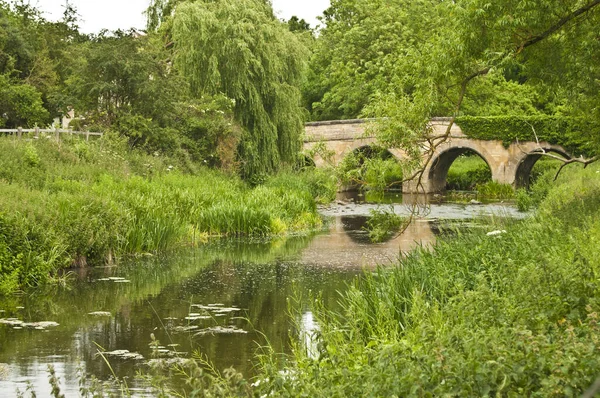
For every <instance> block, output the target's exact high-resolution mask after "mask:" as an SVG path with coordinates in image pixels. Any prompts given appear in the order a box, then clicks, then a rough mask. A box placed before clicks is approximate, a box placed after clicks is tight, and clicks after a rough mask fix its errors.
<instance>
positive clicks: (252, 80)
mask: <svg viewBox="0 0 600 398" xmlns="http://www.w3.org/2000/svg"><path fill="white" fill-rule="evenodd" d="M158 5H159V6H160V7H158V9H159V10H162V11H160V12H158V14H160V15H164V14H162V12H164V10H165V7H166V5H165V4H162V3H161V4H158ZM149 14H152V13H151V12H149ZM152 15H156V13H154V14H152ZM171 24H172V25H171ZM167 25H168V27H169V29H171V27H172V30H171V32H170V33H169V34H172V40H173V42H174V44H175V50H174V61H175V62H174V65H175V67H176V68H177V69H178V70H180V71H181V72H182V73H183V75H184V76H185V77H186V78H187V79H188V81H189V83H190V87H191V90H192V93H193V94H194V95H195V96H197V97H201V96H203V95H209V96H214V95H218V94H221V93H222V94H224V95H226V96H227V97H229V98H230V99H231V100H232V101H233V102H234V107H233V112H234V115H235V118H236V120H237V121H238V122H239V123H240V125H241V126H243V127H244V133H243V134H242V139H241V142H240V146H239V149H238V154H239V159H240V162H241V165H242V173H243V175H245V176H247V177H250V176H260V175H262V174H263V173H268V172H271V171H274V170H276V169H278V168H279V167H280V164H281V163H292V162H294V161H295V159H296V156H297V154H298V152H299V149H300V145H301V141H300V136H301V134H302V131H303V111H302V108H301V106H300V91H299V88H298V87H299V85H300V83H301V79H302V76H303V71H304V67H305V59H306V58H307V57H308V53H307V50H306V47H305V46H304V45H303V44H302V42H301V41H300V40H299V39H298V38H297V37H296V35H294V34H293V33H291V32H290V31H289V30H288V28H287V26H286V25H285V24H284V23H282V22H280V21H278V20H277V19H276V18H275V16H274V15H273V10H272V8H271V6H270V4H269V3H268V2H266V1H264V0H218V1H208V0H203V1H185V2H180V3H179V4H177V5H176V7H175V10H174V16H173V19H172V21H168V22H167Z"/></svg>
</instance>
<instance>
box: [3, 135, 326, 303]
mask: <svg viewBox="0 0 600 398" xmlns="http://www.w3.org/2000/svg"><path fill="white" fill-rule="evenodd" d="M0 151H1V152H0V153H2V156H1V157H0V293H7V292H11V291H14V290H16V289H19V288H23V287H26V286H33V285H37V284H39V283H42V282H45V281H47V280H48V278H49V277H52V275H54V274H55V272H56V271H57V270H58V269H60V268H64V267H69V266H73V265H80V266H81V265H86V264H103V263H106V262H111V261H114V260H115V258H118V257H119V256H122V255H126V254H133V253H143V252H156V251H163V250H166V249H169V248H171V247H173V246H176V245H179V244H197V243H198V242H200V241H203V240H205V239H207V238H209V237H211V236H231V235H244V236H261V237H264V236H268V235H281V234H288V233H297V232H305V231H307V230H311V229H315V228H318V227H320V224H321V219H320V218H319V216H318V215H317V213H316V205H315V199H314V197H313V196H312V194H311V193H314V194H315V195H316V196H318V195H320V196H319V199H320V200H327V198H328V197H331V195H332V194H333V193H332V192H328V191H327V190H328V185H327V184H326V183H323V181H322V179H320V178H319V177H318V176H317V177H315V176H314V175H311V176H308V175H302V174H291V173H289V174H287V175H286V176H285V177H278V178H272V179H271V180H268V181H267V182H266V183H265V184H264V185H261V186H257V187H255V188H251V187H249V186H248V185H247V184H245V183H244V182H243V181H241V180H240V179H239V178H237V177H235V176H231V175H225V174H222V173H219V172H217V171H213V170H208V169H206V168H203V167H199V166H197V165H194V164H192V163H191V162H189V161H188V160H187V159H186V157H185V156H184V155H183V154H182V156H180V157H179V158H165V157H162V156H160V155H159V154H154V156H151V155H147V154H144V153H142V152H137V151H129V150H128V147H127V145H126V144H125V143H124V142H122V141H119V140H118V139H111V138H107V139H102V140H99V141H95V142H91V143H85V142H82V141H80V140H76V139H74V140H72V141H69V140H67V141H63V142H61V143H56V142H55V141H54V140H52V139H45V138H42V139H40V140H34V141H15V140H12V139H9V138H3V139H0Z"/></svg>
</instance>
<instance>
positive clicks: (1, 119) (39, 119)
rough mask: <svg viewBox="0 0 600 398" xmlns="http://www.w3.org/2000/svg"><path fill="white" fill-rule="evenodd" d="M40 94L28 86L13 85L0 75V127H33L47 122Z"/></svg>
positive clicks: (47, 118) (47, 117) (46, 113)
mask: <svg viewBox="0 0 600 398" xmlns="http://www.w3.org/2000/svg"><path fill="white" fill-rule="evenodd" d="M49 116H50V114H49V112H48V111H47V110H46V109H45V108H44V106H43V101H42V93H40V92H39V91H38V90H36V88H35V87H33V86H31V85H29V84H20V83H18V82H17V83H13V82H11V81H10V79H9V78H8V77H6V76H3V75H0V126H5V127H6V128H16V127H34V126H37V125H44V124H45V123H47V122H48V120H49Z"/></svg>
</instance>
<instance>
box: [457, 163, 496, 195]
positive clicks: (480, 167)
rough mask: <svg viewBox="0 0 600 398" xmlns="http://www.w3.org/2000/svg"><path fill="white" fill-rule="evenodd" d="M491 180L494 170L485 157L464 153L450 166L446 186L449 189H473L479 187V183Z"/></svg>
mask: <svg viewBox="0 0 600 398" xmlns="http://www.w3.org/2000/svg"><path fill="white" fill-rule="evenodd" d="M491 180H492V171H491V170H490V168H489V166H488V165H487V163H486V162H485V161H484V160H483V159H481V158H480V157H479V156H478V155H463V156H459V157H458V158H457V159H456V160H455V161H454V163H452V166H450V169H449V170H448V176H447V178H446V181H447V183H446V187H447V189H449V190H456V191H473V190H476V189H477V185H483V184H485V183H487V182H490V181H491Z"/></svg>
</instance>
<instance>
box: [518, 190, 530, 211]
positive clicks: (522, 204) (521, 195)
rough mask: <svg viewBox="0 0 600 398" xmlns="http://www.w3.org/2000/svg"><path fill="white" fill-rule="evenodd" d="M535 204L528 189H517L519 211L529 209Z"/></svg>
mask: <svg viewBox="0 0 600 398" xmlns="http://www.w3.org/2000/svg"><path fill="white" fill-rule="evenodd" d="M532 206H533V200H532V199H531V196H530V195H529V193H528V192H527V190H526V189H524V188H520V189H518V190H517V209H519V211H529V210H530V209H531V207H532Z"/></svg>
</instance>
